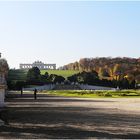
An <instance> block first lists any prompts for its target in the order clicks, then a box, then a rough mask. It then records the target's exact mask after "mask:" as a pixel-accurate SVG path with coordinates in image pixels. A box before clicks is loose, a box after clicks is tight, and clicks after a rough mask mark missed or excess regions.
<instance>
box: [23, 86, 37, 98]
mask: <svg viewBox="0 0 140 140" xmlns="http://www.w3.org/2000/svg"><path fill="white" fill-rule="evenodd" d="M22 95H23V89H21V96H22ZM34 99H35V100H36V99H37V89H36V88H35V89H34Z"/></svg>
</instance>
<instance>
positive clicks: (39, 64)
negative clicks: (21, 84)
mask: <svg viewBox="0 0 140 140" xmlns="http://www.w3.org/2000/svg"><path fill="white" fill-rule="evenodd" d="M19 67H20V69H30V68H33V67H38V68H39V69H40V70H55V69H56V64H45V63H43V62H41V61H35V62H34V63H32V64H20V65H19Z"/></svg>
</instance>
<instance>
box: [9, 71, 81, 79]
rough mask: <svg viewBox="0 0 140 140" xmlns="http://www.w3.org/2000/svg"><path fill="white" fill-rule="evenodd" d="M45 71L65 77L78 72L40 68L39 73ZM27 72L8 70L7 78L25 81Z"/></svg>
mask: <svg viewBox="0 0 140 140" xmlns="http://www.w3.org/2000/svg"><path fill="white" fill-rule="evenodd" d="M46 71H47V72H48V73H49V74H56V75H61V76H63V77H65V78H67V77H69V76H71V75H73V74H76V73H78V72H79V71H74V70H41V74H44V73H45V72H46ZM27 72H28V70H9V74H8V80H15V81H25V80H26V76H27Z"/></svg>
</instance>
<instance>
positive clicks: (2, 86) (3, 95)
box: [0, 85, 5, 107]
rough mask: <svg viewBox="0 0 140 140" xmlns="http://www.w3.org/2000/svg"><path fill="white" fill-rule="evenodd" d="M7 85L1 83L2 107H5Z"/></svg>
mask: <svg viewBox="0 0 140 140" xmlns="http://www.w3.org/2000/svg"><path fill="white" fill-rule="evenodd" d="M4 98H5V85H0V107H4V105H5V104H4Z"/></svg>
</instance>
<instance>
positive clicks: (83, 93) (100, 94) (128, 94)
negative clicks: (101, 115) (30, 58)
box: [44, 90, 140, 98]
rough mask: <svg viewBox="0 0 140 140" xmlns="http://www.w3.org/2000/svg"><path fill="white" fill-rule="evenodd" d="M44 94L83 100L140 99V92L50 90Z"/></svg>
mask: <svg viewBox="0 0 140 140" xmlns="http://www.w3.org/2000/svg"><path fill="white" fill-rule="evenodd" d="M44 93H47V94H50V95H58V96H71V97H83V98H100V97H101V98H102V97H111V98H117V97H140V90H121V91H109V90H106V91H99V90H98V91H90V90H57V91H56V90H51V91H44Z"/></svg>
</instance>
